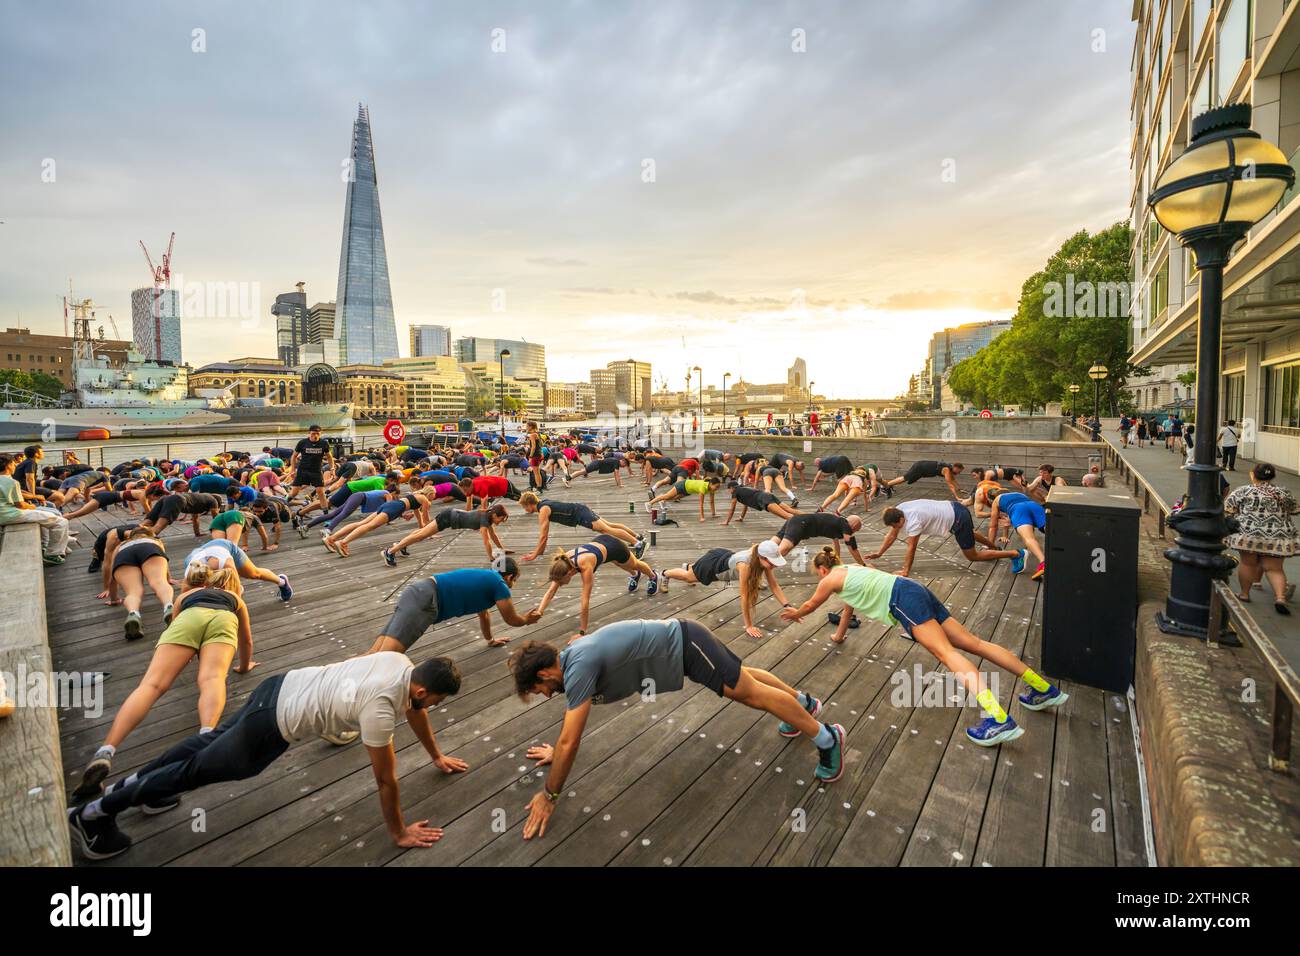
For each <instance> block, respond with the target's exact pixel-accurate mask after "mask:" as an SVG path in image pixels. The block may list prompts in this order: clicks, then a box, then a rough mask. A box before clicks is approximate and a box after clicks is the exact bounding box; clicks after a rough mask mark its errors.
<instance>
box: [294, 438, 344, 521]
mask: <svg viewBox="0 0 1300 956" xmlns="http://www.w3.org/2000/svg"><path fill="white" fill-rule="evenodd" d="M320 431H321V429H320V426H319V425H312V426H311V428H309V429H307V437H306V438H304V439H303V440H302V441H300V442H298V444H297V445H296V446H294V449H293V458H292V459H291V460H290V462H289V467H291V468H292V469H293V486H292V487H291V488H290V489H289V503H290V504H293V501H294V499H295V498H297V497H298V490H299V489H300V488H312V489H315V491H316V500H315V501H313V502H312V503H311V504H309V505H307V507H306V508H303V509H302V511H300V512H298V516H297V517H298V521H301V520H302V517H303V515H306V514H310V513H311V512H313V511H315V510H316V509H317V508H320V509H321V510H322V511H323V510H325V508H326V507H327V505H326V502H325V471H326V470H327V469H332V468H333V467H334V456H333V454H331V452H330V444H329V442H327V441H326V440H325V439H323V438H321V434H320ZM294 526H295V527H297V523H296V522H295V525H294Z"/></svg>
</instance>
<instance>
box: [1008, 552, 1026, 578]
mask: <svg viewBox="0 0 1300 956" xmlns="http://www.w3.org/2000/svg"><path fill="white" fill-rule="evenodd" d="M1024 569H1025V549H1024V548H1021V549H1020V553H1019V554H1018V555H1016V556H1015V557H1014V558H1012V559H1011V573H1012V574H1019V573H1020V572H1021V571H1023V570H1024Z"/></svg>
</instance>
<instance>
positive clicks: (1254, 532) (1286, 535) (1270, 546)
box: [1223, 462, 1300, 614]
mask: <svg viewBox="0 0 1300 956" xmlns="http://www.w3.org/2000/svg"><path fill="white" fill-rule="evenodd" d="M1276 477H1277V469H1276V468H1274V467H1273V466H1272V465H1270V464H1267V463H1265V462H1260V463H1259V464H1257V465H1256V466H1255V467H1254V468H1252V469H1251V470H1250V484H1249V485H1243V486H1242V487H1240V488H1237V489H1236V490H1234V491H1233V492H1232V493H1231V494H1230V495H1228V498H1227V500H1226V501H1224V503H1223V508H1224V511H1226V512H1227V513H1228V514H1230V515H1236V516H1237V520H1238V521H1239V522H1240V524H1241V527H1240V530H1238V532H1237V533H1236V534H1230V535H1228V538H1227V545H1228V547H1230V548H1235V549H1236V550H1237V553H1238V555H1240V557H1241V564H1240V566H1239V567H1238V568H1237V577H1238V579H1239V580H1240V582H1241V593H1240V594H1238V595H1237V596H1238V597H1239V598H1241V600H1243V601H1249V600H1250V589H1251V587H1252V586H1253V585H1254V584H1255V582H1256V581H1259V580H1260V579H1261V578H1262V577H1266V578H1268V583H1269V585H1270V586H1271V587H1272V588H1273V607H1274V608H1275V609H1276V610H1277V612H1278V613H1279V614H1290V613H1291V609H1290V608H1289V607H1287V604H1286V599H1287V583H1286V571H1285V570H1283V567H1282V562H1283V561H1285V560H1286V559H1287V558H1289V557H1291V555H1293V554H1297V553H1300V536H1298V535H1297V534H1296V529H1295V525H1293V524H1292V523H1291V516H1292V515H1293V514H1297V513H1300V504H1297V503H1296V500H1295V498H1294V497H1292V495H1291V492H1289V491H1287V490H1286V489H1285V488H1279V487H1278V486H1277V485H1275V484H1273V479H1274V478H1276Z"/></svg>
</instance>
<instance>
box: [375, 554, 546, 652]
mask: <svg viewBox="0 0 1300 956" xmlns="http://www.w3.org/2000/svg"><path fill="white" fill-rule="evenodd" d="M518 580H519V564H518V563H517V562H516V561H515V559H514V558H506V557H503V558H502V559H501V560H500V562H499V565H498V566H497V567H496V569H495V570H490V569H488V568H460V569H458V570H456V571H444V572H443V573H442V574H435V575H434V576H433V577H431V578H425V579H424V580H422V581H416V582H415V583H414V584H412V585H411V586H410V587H408V588H407V589H406V590H405V591H403V592H402V596H401V597H399V598H398V599H397V607H396V609H395V610H394V611H393V616H392V617H390V618H389V619H388V623H387V624H385V625H384V630H383V632H382V633H381V634H380V635H379V637H377V638H375V643H374V645H373V646H372V647H371V648H370V650H369V651H368V652H367V653H370V654H376V653H378V652H380V651H400V652H402V653H406V650H407V648H409V647H410V646H411V645H412V644H414V643H415V642H416V641H417V640H419V639H420V635H422V634H423V633H424V632H425V631H427V630H428V629H429V628H431V627H432V626H433V625H435V624H437V623H438V622H439V621H446V620H450V619H451V618H453V617H464V616H466V615H468V614H477V615H478V623H479V627H480V628H482V630H483V640H485V641H487V642H488V646H489V647H500V646H501V645H502V644H504V643H505V642H506V641H508V640H510V638H508V637H493V636H492V616H491V614H490V613H489V612H490V611H491V609H492V605H494V604H495V605H496V608H497V610H498V611H500V612H501V619H502V620H503V621H505V622H506V623H507V624H509V625H510V626H511V627H525V626H526V625H529V624H536V623H537V622H538V621H539V620H540V619H541V617H542V612H541V611H538V610H537V609H536V608H534V609H533V610H531V611H529V612H528V613H527V614H524V615H522V616H521V615H520V614H519V612H518V611H516V610H515V605H514V602H513V601H511V600H510V589H511V588H512V587H514V584H515V582H516V581H518Z"/></svg>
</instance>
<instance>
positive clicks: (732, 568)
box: [659, 541, 829, 637]
mask: <svg viewBox="0 0 1300 956" xmlns="http://www.w3.org/2000/svg"><path fill="white" fill-rule="evenodd" d="M828 550H829V549H828ZM785 564H786V561H785V558H783V557H781V549H780V548H779V547H778V546H777V545H776V544H775V543H774V542H772V541H761V542H759V543H758V544H756V545H754V546H753V547H750V548H741V549H740V550H739V551H733V550H731V549H730V548H713V549H711V550H709V551H706V552H704V554H702V555H700V556H699V557H698V558H697V559H696V560H695V563H694V564H692V565H690V566H689V567H686V568H668V569H666V570H664V571H660V572H659V573H660V575H662V576H663V577H664V578H665V579H666V580H672V581H684V582H685V583H687V584H691V585H695V584H705V585H708V584H712V583H713V582H715V581H735V582H737V583H738V584H739V585H740V612H741V614H742V615H743V616H744V618H745V633H746V634H748V635H749V636H750V637H762V636H763V632H762V631H760V630H759V629H758V628H757V627H755V626H754V605H755V604H757V603H758V597H759V594H758V592H759V590H760V589H761V587H762V581H763V579H766V580H767V586H768V587H769V588H771V589H772V596H773V597H775V598H776V599H777V600H778V601H780V602H781V603H782V605H784V606H785V607H787V608H791V607H794V605H793V604H791V603H790V602H789V601H788V600H787V599H786V596H785V592H784V591H782V590H781V585H780V584H778V583H777V580H776V574H775V572H774V571H773V569H774V568H781V567H785ZM666 588H667V584H666V583H665V589H666Z"/></svg>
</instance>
